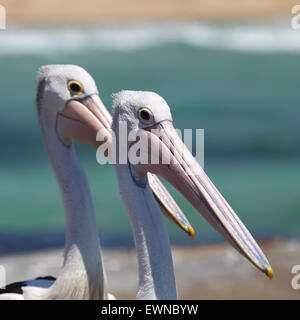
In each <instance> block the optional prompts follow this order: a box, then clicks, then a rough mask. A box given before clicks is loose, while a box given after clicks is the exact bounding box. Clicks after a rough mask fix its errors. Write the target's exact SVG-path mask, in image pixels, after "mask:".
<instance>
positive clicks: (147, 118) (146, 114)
mask: <svg viewBox="0 0 300 320" xmlns="http://www.w3.org/2000/svg"><path fill="white" fill-rule="evenodd" d="M138 117H139V119H140V121H141V122H143V123H144V124H151V123H152V122H153V120H154V116H153V113H152V111H151V110H149V109H148V108H140V109H139V110H138Z"/></svg>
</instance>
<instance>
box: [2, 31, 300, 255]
mask: <svg viewBox="0 0 300 320" xmlns="http://www.w3.org/2000/svg"><path fill="white" fill-rule="evenodd" d="M176 26H177V27H176V28H178V30H181V29H180V26H178V25H176ZM89 28H90V29H84V28H83V29H82V30H84V31H82V30H81V33H80V37H81V39H84V37H85V34H86V35H91V34H92V33H95V34H97V30H98V29H97V28H98V27H97V28H96V27H94V28H91V27H89ZM99 28H100V29H99V30H102V29H101V27H99ZM134 28H135V29H134V30H132V29H130V30H131V33H132V34H131V33H130V37H131V38H130V37H129V36H128V37H129V38H128V39H129V40H130V39H131V42H132V44H131V46H129V47H127V48H126V50H122V46H121V44H122V41H121V39H123V38H124V37H123V35H122V34H121V35H119V36H120V37H119V42H118V41H117V39H118V38H117V36H116V35H115V33H116V30H118V29H117V27H106V29H105V30H106V32H108V34H110V35H111V38H113V39H115V42H113V43H112V42H111V38H110V37H107V38H105V36H103V35H102V38H101V39H102V41H103V43H102V45H103V46H102V47H101V45H99V46H89V45H88V44H87V43H85V42H84V43H83V44H82V46H80V45H79V44H80V41H79V44H78V43H77V42H76V41H75V43H76V44H77V45H70V46H69V47H66V45H65V44H63V43H61V45H62V47H63V48H60V46H59V45H60V43H59V42H58V41H55V39H53V36H52V37H51V41H50V36H49V34H48V33H49V32H50V33H51V32H52V31H51V30H50V31H49V29H41V30H35V32H37V33H38V35H39V37H41V36H44V38H43V39H44V40H45V41H44V45H40V46H38V45H37V44H39V41H40V40H39V38H35V37H34V36H33V35H32V32H33V31H32V29H30V30H27V31H26V29H25V30H22V32H23V33H22V34H21V36H22V37H23V38H22V39H27V38H26V37H28V39H29V40H30V41H32V43H33V44H36V47H34V46H33V48H31V49H32V50H29V49H30V48H29V49H28V48H26V43H28V42H26V43H25V44H24V43H22V41H20V37H21V36H20V35H19V33H18V32H19V31H18V30H19V29H17V30H14V29H13V30H12V31H9V30H8V31H9V32H11V34H9V35H8V34H5V37H6V38H4V33H0V88H1V89H0V92H1V105H0V110H1V113H0V214H1V220H0V221H1V222H0V238H1V239H2V241H3V243H4V244H2V246H0V251H1V252H4V251H6V252H7V251H14V250H17V249H16V248H23V247H22V246H23V245H24V243H23V242H24V239H27V240H28V243H29V245H28V246H27V247H26V249H30V248H31V247H32V248H33V247H34V248H35V247H38V246H39V245H40V246H53V245H60V244H63V231H64V215H63V208H62V203H61V199H60V194H59V190H58V186H57V183H56V181H55V177H54V174H53V172H52V169H51V167H50V165H49V163H48V159H47V156H46V154H45V151H44V147H43V144H42V141H41V134H40V131H39V126H38V123H37V117H36V114H35V106H34V89H35V78H36V72H37V70H38V68H39V67H40V66H41V65H43V64H49V63H50V64H52V63H73V64H78V65H81V66H82V67H84V68H86V69H87V70H88V71H89V72H90V73H91V74H92V75H93V77H94V78H95V80H96V82H97V84H98V87H99V91H100V95H101V97H102V100H103V101H104V103H105V104H106V106H107V107H108V108H109V109H110V105H111V93H112V92H117V91H119V90H121V89H135V90H153V91H156V92H158V93H159V94H161V95H162V96H163V97H164V98H165V99H166V100H167V102H168V103H169V105H170V107H171V109H172V113H173V118H174V124H175V127H177V128H181V129H184V128H204V129H205V169H206V171H207V173H208V175H209V176H210V177H211V179H212V180H213V182H214V183H215V184H216V186H217V187H218V188H219V189H220V191H221V192H222V194H224V196H225V198H226V199H227V200H228V202H229V203H230V204H231V206H232V207H233V208H234V209H235V211H236V212H237V213H238V215H239V216H240V217H241V219H242V221H243V222H244V223H245V224H246V226H247V227H248V228H249V230H250V231H251V232H252V233H253V234H254V235H255V236H257V237H267V236H288V237H298V236H299V229H300V215H299V213H300V212H299V208H300V198H299V190H300V188H299V186H300V182H299V181H300V166H299V159H300V151H299V138H300V132H299V119H300V107H299V106H300V105H299V71H300V52H298V51H297V50H296V49H297V46H294V47H295V48H296V49H295V50H294V51H293V50H292V49H291V50H290V51H287V50H281V49H280V46H278V48H277V47H276V46H275V47H274V41H273V42H270V43H272V46H269V47H268V48H267V49H266V45H264V46H263V47H259V44H260V42H259V41H258V42H257V43H256V47H255V48H256V50H254V49H255V48H254V44H253V45H252V46H249V48H247V47H245V45H244V46H241V45H240V47H235V46H231V47H230V46H225V45H224V43H225V42H224V41H223V42H221V41H219V42H218V41H217V40H215V42H214V43H213V45H208V44H206V43H203V42H201V41H200V40H199V39H200V36H199V39H198V38H197V34H198V33H199V32H200V31H199V30H198V29H197V30H196V31H195V30H194V27H193V29H192V31H193V32H194V33H193V36H194V38H195V39H198V40H199V41H198V42H197V43H196V42H195V41H194V42H195V43H196V44H195V43H193V42H191V41H190V42H187V41H183V40H182V39H185V38H184V36H181V38H176V37H175V38H174V34H173V33H170V32H169V31H168V32H167V31H166V30H165V29H164V28H169V29H170V26H168V25H166V26H162V27H161V31H157V30H156V31H155V32H156V33H157V34H158V35H161V34H163V35H164V36H163V37H162V36H161V37H160V38H157V37H158V36H157V35H156V37H154V36H153V37H152V38H151V39H152V40H151V41H152V42H151V41H150V42H149V41H148V42H147V43H145V41H144V42H143V41H142V39H144V38H141V35H140V33H137V34H136V35H135V37H134V32H137V31H139V30H144V29H145V26H140V27H139V26H135V27H134ZM182 28H183V27H182ZM184 28H186V25H184ZM184 28H183V29H182V30H183V31H182V34H183V35H186V34H185V33H184V32H187V29H184ZM210 28H213V29H212V30H214V32H215V34H212V32H211V31H210V32H211V33H210V34H212V36H213V35H214V36H215V37H216V35H217V36H218V37H219V38H218V37H217V39H223V40H224V37H225V35H224V34H223V36H222V32H223V33H224V30H223V29H222V28H221V27H215V26H210ZM226 28H227V33H226V36H227V37H229V35H228V34H229V31H230V30H231V29H230V27H228V26H226ZM240 28H242V27H241V26H240ZM247 28H248V29H249V28H250V30H255V28H256V26H255V25H254V26H250V27H249V26H247ZM251 28H252V29H251ZM148 29H149V27H148ZM148 29H147V30H148ZM169 29H167V30H169ZM248 29H247V30H248ZM170 30H173V29H170ZM228 30H229V31H228ZM241 30H242V31H240V32H243V30H244V32H246V29H245V28H244V29H243V28H242V29H241ZM270 30H271V31H270V32H271V34H272V29H270ZM26 32H27V33H26ZM63 32H65V30H64V29H63V30H62V34H63ZM99 32H100V31H99ZM109 32H110V33H109ZM143 32H144V33H145V30H144V31H143ZM147 32H148V33H147ZM147 32H146V33H145V34H146V35H149V34H154V31H153V30H152V29H151V30H150V31H149V30H148V31H147ZM195 32H196V33H195ZM197 32H198V33H197ZM218 32H219V33H220V34H218ZM247 32H249V30H248V31H247ZM100 33H101V32H100ZM176 34H180V33H179V32H177V33H176ZM242 34H243V33H242ZM54 35H55V33H54ZM72 35H73V37H74V36H76V32H75V35H74V34H72ZM29 36H30V37H29ZM1 37H3V38H2V40H3V41H2V40H1ZM18 37H19V38H18ZM47 37H49V41H48V42H47V41H46V40H47V39H48V38H47ZM114 37H115V38H114ZM168 37H169V38H168ZM8 38H9V39H15V41H16V42H14V44H13V45H11V44H10V45H9V42H8V40H7V39H8ZM69 38H70V39H73V38H72V37H70V35H69ZM69 38H68V37H67V39H69ZM148 38H149V37H148ZM148 38H147V39H148ZM105 39H106V42H105ZM107 39H109V40H110V42H109V41H108V40H107ZM250 39H252V42H253V41H254V40H253V36H252V38H250ZM29 40H28V41H29ZM123 40H124V39H123ZM129 40H128V41H129ZM148 40H149V39H148ZM1 41H2V44H3V42H5V41H6V42H5V45H6V47H5V49H4V47H2V48H1ZM18 41H19V42H18ZM70 41H71V40H70ZM72 41H73V40H72ZM72 41H71V42H72ZM128 41H127V42H128ZM134 41H135V42H134ZM23 42H24V41H23ZM52 42H53V43H54V44H55V45H56V46H54V44H53V43H52ZM57 42H58V43H57ZM218 43H220V45H219V46H218ZM133 44H136V46H134V45H133ZM118 45H119V46H118ZM127 45H128V43H127ZM294 47H293V48H294ZM291 48H292V47H291ZM77 151H78V155H79V157H80V160H81V163H82V165H83V167H84V168H85V170H86V173H87V176H88V179H89V183H90V186H91V189H92V193H93V199H94V203H95V208H96V212H97V221H98V224H99V231H100V236H101V241H102V243H103V244H104V245H105V246H121V245H125V246H130V245H132V235H131V231H130V225H129V222H128V219H127V216H126V214H125V211H124V209H123V206H122V203H121V200H120V197H119V194H118V188H117V183H116V180H115V173H114V170H113V168H112V167H111V166H105V167H103V166H99V165H97V163H96V161H95V152H94V150H92V149H91V148H89V147H88V146H82V145H79V144H77ZM168 189H170V190H171V191H172V194H174V197H175V199H176V201H177V202H178V203H179V205H180V207H181V208H182V209H183V211H184V212H185V213H186V215H187V217H188V218H189V220H190V221H191V222H192V224H193V226H194V228H195V231H196V236H195V239H193V240H191V239H189V238H188V237H187V236H186V235H185V234H184V233H183V232H182V231H181V230H179V229H177V227H176V226H173V225H172V224H171V223H170V222H168V221H167V225H168V229H169V232H170V237H171V240H172V242H173V243H184V244H188V245H192V244H195V243H205V242H210V241H218V240H220V238H219V236H218V235H217V234H216V232H215V231H214V230H212V229H211V227H210V226H209V225H208V224H207V223H206V221H205V220H204V219H203V218H202V217H201V216H200V215H199V214H198V213H197V212H195V210H194V209H193V208H192V207H191V206H190V205H189V204H188V203H187V202H186V201H185V199H184V198H183V197H182V196H181V195H180V194H178V192H176V191H175V190H174V189H173V188H171V187H170V186H168ZM21 235H22V237H23V236H24V238H22V237H21ZM41 238H42V240H41V241H40V240H39V239H41ZM5 239H9V243H10V246H9V247H7V246H6V245H5V243H7V242H6V240H5ZM27 240H26V241H27Z"/></svg>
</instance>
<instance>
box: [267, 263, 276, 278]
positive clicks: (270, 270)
mask: <svg viewBox="0 0 300 320" xmlns="http://www.w3.org/2000/svg"><path fill="white" fill-rule="evenodd" d="M266 275H267V276H268V277H269V278H270V279H272V278H273V275H274V272H273V269H272V268H271V266H268V267H266Z"/></svg>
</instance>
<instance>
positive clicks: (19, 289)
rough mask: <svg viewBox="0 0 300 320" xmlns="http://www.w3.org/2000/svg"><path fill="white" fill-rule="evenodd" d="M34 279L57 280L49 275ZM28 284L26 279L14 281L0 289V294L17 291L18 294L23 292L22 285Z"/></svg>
mask: <svg viewBox="0 0 300 320" xmlns="http://www.w3.org/2000/svg"><path fill="white" fill-rule="evenodd" d="M34 280H49V281H55V280H56V279H55V278H54V277H52V276H47V277H38V278H35V279H34ZM27 285H28V284H27V282H26V281H20V282H14V283H11V284H9V285H7V286H6V288H5V289H0V294H4V293H17V294H23V290H22V287H26V286H27Z"/></svg>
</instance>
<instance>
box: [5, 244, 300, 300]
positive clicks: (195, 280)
mask: <svg viewBox="0 0 300 320" xmlns="http://www.w3.org/2000/svg"><path fill="white" fill-rule="evenodd" d="M261 246H262V248H263V250H264V252H265V254H266V255H267V257H268V259H269V261H270V263H271V265H272V267H273V270H274V278H273V280H269V279H268V278H267V277H266V276H265V275H264V274H263V273H262V272H260V271H258V270H257V269H256V268H254V267H253V266H252V265H251V264H250V263H249V262H248V261H246V259H244V258H243V257H241V256H240V255H239V254H238V253H236V251H234V250H233V249H231V248H230V247H229V246H227V245H225V244H222V245H213V246H199V247H194V248H180V247H176V248H173V249H172V252H173V259H174V265H175V274H176V281H177V288H178V294H179V298H180V299H300V290H294V289H292V287H291V280H292V277H293V275H292V274H291V269H292V266H294V265H296V264H300V254H299V253H300V241H285V242H284V241H269V242H264V243H263V244H261ZM103 255H104V264H105V268H106V271H107V278H108V286H109V291H110V292H112V293H113V294H114V295H115V296H116V297H117V298H118V299H133V298H134V297H135V292H136V286H137V264H136V255H135V252H134V251H133V250H104V252H103ZM61 262H62V250H49V251H40V252H34V253H28V254H20V255H8V256H1V257H0V265H3V266H4V267H5V268H6V272H7V282H8V283H10V282H12V281H17V280H25V279H32V278H34V277H36V276H46V275H53V276H56V275H57V273H58V271H59V268H60V266H61Z"/></svg>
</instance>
